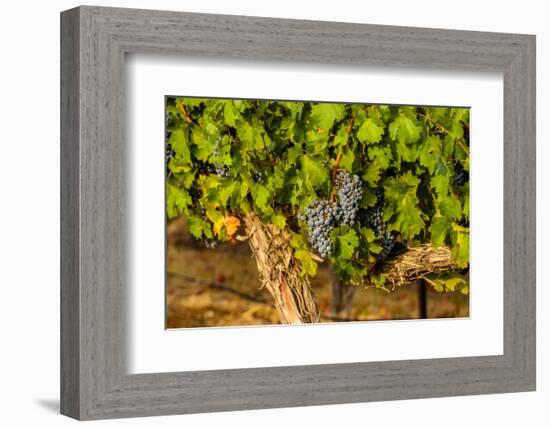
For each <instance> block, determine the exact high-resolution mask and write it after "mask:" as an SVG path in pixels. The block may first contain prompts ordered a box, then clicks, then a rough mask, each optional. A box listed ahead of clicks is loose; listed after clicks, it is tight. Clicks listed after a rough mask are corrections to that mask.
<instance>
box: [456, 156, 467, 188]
mask: <svg viewBox="0 0 550 427" xmlns="http://www.w3.org/2000/svg"><path fill="white" fill-rule="evenodd" d="M469 179H470V174H469V173H468V171H466V170H465V169H464V166H462V163H460V162H457V163H456V164H455V174H454V176H453V183H454V185H458V186H461V185H464V184H466V183H467V182H468V180H469Z"/></svg>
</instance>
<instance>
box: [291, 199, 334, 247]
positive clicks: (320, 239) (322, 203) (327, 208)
mask: <svg viewBox="0 0 550 427" xmlns="http://www.w3.org/2000/svg"><path fill="white" fill-rule="evenodd" d="M334 208H335V207H334V206H331V204H330V202H329V201H328V200H326V199H321V200H313V201H312V202H311V203H310V205H309V207H307V208H306V209H305V215H303V214H300V215H299V216H298V219H300V220H302V221H307V225H308V227H309V243H310V244H311V246H312V247H313V248H314V249H316V250H317V252H319V254H320V255H321V257H323V258H326V257H328V256H329V255H330V254H331V253H332V243H331V241H330V232H331V231H332V229H333V228H334V227H335V226H336V219H335V216H334Z"/></svg>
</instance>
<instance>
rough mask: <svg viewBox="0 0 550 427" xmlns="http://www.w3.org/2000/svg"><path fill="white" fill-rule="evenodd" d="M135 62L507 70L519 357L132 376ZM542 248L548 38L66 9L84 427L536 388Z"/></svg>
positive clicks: (73, 393) (65, 259)
mask: <svg viewBox="0 0 550 427" xmlns="http://www.w3.org/2000/svg"><path fill="white" fill-rule="evenodd" d="M127 53H163V54H176V55H184V56H185V55H189V56H193V57H199V56H202V57H216V58H234V59H239V58H242V59H261V60H274V61H281V60H284V61H294V62H296V63H313V62H315V63H323V64H344V65H349V66H357V65H364V64H367V65H386V66H395V67H402V66H417V67H430V68H436V69H450V70H489V71H498V72H502V73H503V76H504V171H505V174H504V266H503V268H504V307H503V314H504V319H503V320H504V337H503V343H504V354H503V355H499V356H484V357H460V358H443V359H425V360H407V361H384V362H368V363H344V364H329V365H308V366H289V367H268V368H254V369H232V370H216V371H192V372H176V373H155V374H134V375H129V374H127V373H126V369H125V366H126V364H125V361H126V354H125V350H126V345H125V343H126V339H127V338H126V329H127V325H126V324H125V319H126V317H125V309H126V308H125V307H126V304H125V295H126V293H125V292H126V291H125V285H126V277H127V270H128V268H129V267H128V264H127V260H126V257H125V254H126V251H127V242H126V240H127V239H126V237H127V232H128V231H127V227H126V225H125V211H126V209H127V207H126V203H125V188H126V175H125V165H126V162H127V157H126V147H125V143H124V132H125V129H124V127H125V126H124V120H125V113H124V99H125V97H124V90H125V84H124V61H125V54H127ZM535 254H536V253H535V37H534V36H531V35H519V34H496V33H485V32H470V31H452V30H440V29H423V28H407V27H392V26H378V25H360V24H348V23H335V22H314V21H300V20H283V19H269V18H257V17H244V16H223V15H210V14H195V13H181V12H165V11H148V10H132V9H115V8H102V7H88V6H83V7H79V8H76V9H71V10H68V11H65V12H62V14H61V412H62V413H63V414H65V415H68V416H70V417H74V418H77V419H81V420H85V419H101V418H117V417H136V416H149V415H167V414H183V413H195V412H213V411H229V410H244V409H258V408H275V407H292V406H304V405H325V404H338V403H350V402H365V401H380V400H392V399H412V398H427V397H437V396H459V395H472V394H484V393H504V392H519V391H530V390H535ZM159 286H162V284H159Z"/></svg>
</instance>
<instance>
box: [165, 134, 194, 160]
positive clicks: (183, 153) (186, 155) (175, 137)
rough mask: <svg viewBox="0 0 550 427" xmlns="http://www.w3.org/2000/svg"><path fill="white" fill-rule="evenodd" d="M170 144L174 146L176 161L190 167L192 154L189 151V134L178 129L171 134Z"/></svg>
mask: <svg viewBox="0 0 550 427" xmlns="http://www.w3.org/2000/svg"><path fill="white" fill-rule="evenodd" d="M168 142H169V143H170V144H171V145H172V149H173V150H174V152H175V153H176V159H177V160H180V161H181V162H183V164H185V165H190V164H191V163H192V161H191V152H190V151H189V141H187V133H186V132H184V131H183V129H178V130H175V131H173V132H172V133H171V134H170V138H169V139H168Z"/></svg>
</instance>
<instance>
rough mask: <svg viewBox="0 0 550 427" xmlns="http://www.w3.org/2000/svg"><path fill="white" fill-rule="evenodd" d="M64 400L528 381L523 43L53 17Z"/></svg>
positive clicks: (118, 408)
mask: <svg viewBox="0 0 550 427" xmlns="http://www.w3.org/2000/svg"><path fill="white" fill-rule="evenodd" d="M61 89H62V94H61V166H62V173H61V189H62V194H61V233H62V235H61V248H62V253H61V255H62V256H61V412H62V413H63V414H65V415H68V416H70V417H73V418H76V419H81V420H85V419H104V418H118V417H137V416H152V415H167V414H184V413H196V412H214V411H229V410H244V409H259V408H275V407H290V406H305V405H323V404H337V403H351V402H366V401H380V400H395V399H411V398H425V397H438V396H459V395H468V394H483V393H505V392H518V391H531V390H535V386H536V385H535V262H536V245H535V37H534V36H531V35H520V34H497V33H484V32H468V31H455V30H441V29H423V28H407V27H391V26H374V25H364V24H348V23H335V22H315V21H298V20H282V19H271V18H257V17H243V16H223V15H210V14H196V13H182V12H168V11H147V10H133V9H114V8H103V7H88V6H82V7H79V8H76V9H71V10H68V11H65V12H63V13H62V14H61Z"/></svg>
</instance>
